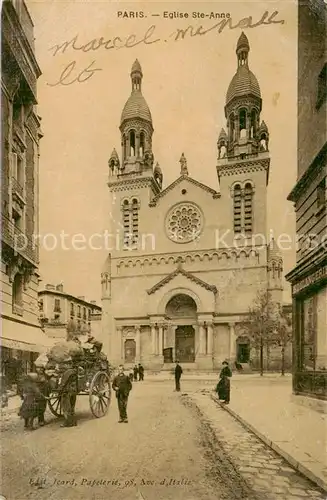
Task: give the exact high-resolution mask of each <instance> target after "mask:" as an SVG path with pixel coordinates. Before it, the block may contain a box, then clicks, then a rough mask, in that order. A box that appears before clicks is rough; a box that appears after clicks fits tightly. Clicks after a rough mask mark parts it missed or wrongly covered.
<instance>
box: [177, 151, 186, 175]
mask: <svg viewBox="0 0 327 500" xmlns="http://www.w3.org/2000/svg"><path fill="white" fill-rule="evenodd" d="M179 163H180V164H181V175H188V170H187V160H186V158H185V156H184V153H182V156H181V159H180V160H179Z"/></svg>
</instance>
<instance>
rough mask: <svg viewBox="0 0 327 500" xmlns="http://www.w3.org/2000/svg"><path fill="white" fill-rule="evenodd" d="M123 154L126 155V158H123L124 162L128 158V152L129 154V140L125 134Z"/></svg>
mask: <svg viewBox="0 0 327 500" xmlns="http://www.w3.org/2000/svg"><path fill="white" fill-rule="evenodd" d="M123 154H124V158H123V161H124V160H126V158H127V156H128V152H127V140H126V135H125V134H124V135H123Z"/></svg>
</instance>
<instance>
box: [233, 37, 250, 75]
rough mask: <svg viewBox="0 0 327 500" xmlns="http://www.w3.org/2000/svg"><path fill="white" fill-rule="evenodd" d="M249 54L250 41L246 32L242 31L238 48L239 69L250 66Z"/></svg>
mask: <svg viewBox="0 0 327 500" xmlns="http://www.w3.org/2000/svg"><path fill="white" fill-rule="evenodd" d="M249 52H250V44H249V40H248V37H247V36H246V34H245V33H244V31H242V33H241V36H240V37H239V39H238V42H237V46H236V54H237V61H238V66H239V67H240V66H244V65H245V66H248V59H249Z"/></svg>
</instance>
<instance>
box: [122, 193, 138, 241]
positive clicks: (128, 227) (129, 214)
mask: <svg viewBox="0 0 327 500" xmlns="http://www.w3.org/2000/svg"><path fill="white" fill-rule="evenodd" d="M122 211H123V229H124V247H125V248H126V247H131V246H134V245H136V244H137V242H138V236H139V202H138V200H137V199H136V198H134V199H133V200H132V202H131V203H130V202H129V201H128V200H124V202H123V207H122Z"/></svg>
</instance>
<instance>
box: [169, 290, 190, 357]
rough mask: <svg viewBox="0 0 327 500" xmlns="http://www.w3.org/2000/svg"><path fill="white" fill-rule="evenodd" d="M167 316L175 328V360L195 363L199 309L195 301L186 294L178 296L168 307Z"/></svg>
mask: <svg viewBox="0 0 327 500" xmlns="http://www.w3.org/2000/svg"><path fill="white" fill-rule="evenodd" d="M166 316H167V317H169V319H170V320H172V322H173V323H174V321H175V322H176V326H175V346H174V347H175V359H178V361H180V362H181V363H194V361H195V329H194V326H193V324H195V323H196V321H197V307H196V303H195V301H194V300H193V299H192V297H190V296H189V295H186V294H178V295H175V296H174V297H172V298H171V299H170V301H169V302H168V304H167V306H166Z"/></svg>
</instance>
